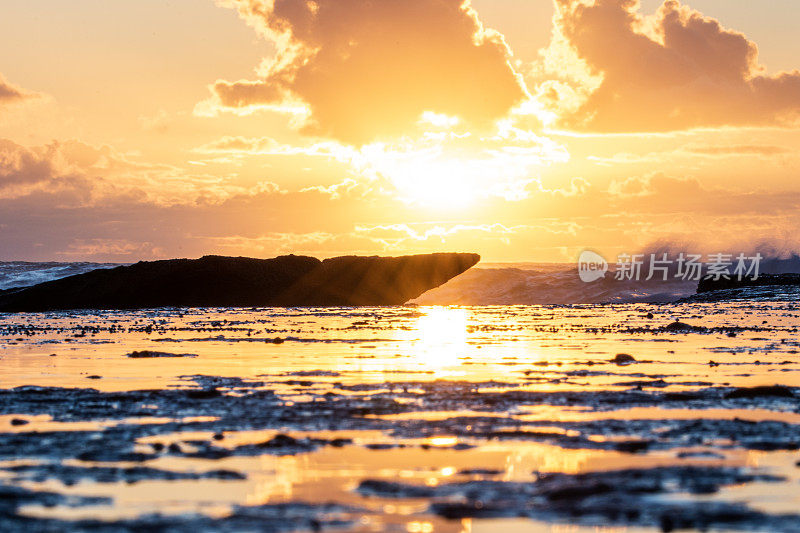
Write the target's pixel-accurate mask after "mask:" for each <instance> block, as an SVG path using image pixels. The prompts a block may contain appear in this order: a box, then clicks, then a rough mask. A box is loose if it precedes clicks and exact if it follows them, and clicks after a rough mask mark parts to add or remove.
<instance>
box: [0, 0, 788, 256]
mask: <svg viewBox="0 0 800 533" xmlns="http://www.w3.org/2000/svg"><path fill="white" fill-rule="evenodd" d="M798 29H800V3H798V2H796V0H771V1H770V2H752V0H686V1H685V2H680V1H678V0H666V1H661V0H642V1H641V2H639V1H636V0H472V1H471V2H469V1H467V2H462V1H461V0H403V1H398V0H216V1H215V0H169V1H166V0H137V1H135V2H133V1H129V2H108V1H103V0H72V1H71V2H62V1H60V0H36V1H30V0H4V1H3V2H2V3H0V260H31V261H51V260H52V261H124V262H129V261H136V260H148V259H159V258H169V257H199V256H201V255H205V254H223V255H245V256H253V257H272V256H275V255H280V254H285V253H296V254H307V255H314V256H317V257H330V256H336V255H344V254H369V255H402V254H411V253H427V252H433V251H464V252H477V253H480V254H481V255H482V256H483V258H484V260H485V261H490V262H502V261H507V262H520V261H535V262H544V261H553V262H565V261H573V260H575V258H577V256H578V255H579V253H580V252H581V251H582V250H584V249H592V250H597V251H600V252H601V253H603V254H605V255H607V256H610V257H613V256H614V255H615V254H620V253H636V252H638V251H641V250H649V249H663V248H664V247H680V248H681V249H687V250H689V249H691V251H692V252H694V253H714V252H719V251H726V250H730V251H741V252H751V251H752V250H755V249H758V250H773V251H786V250H796V249H800V243H798V242H797V238H796V237H795V234H796V231H795V229H796V228H797V227H798V224H800V183H798V179H797V177H798V175H799V174H798V171H800V152H798V148H800V71H798V70H797V69H800V59H798V58H800V40H798V39H797V38H796V34H797V31H798Z"/></svg>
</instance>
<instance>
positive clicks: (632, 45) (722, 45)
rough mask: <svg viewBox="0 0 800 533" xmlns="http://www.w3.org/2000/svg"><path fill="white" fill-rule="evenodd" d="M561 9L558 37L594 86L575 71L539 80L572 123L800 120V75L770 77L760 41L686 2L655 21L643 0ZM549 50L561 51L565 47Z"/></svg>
mask: <svg viewBox="0 0 800 533" xmlns="http://www.w3.org/2000/svg"><path fill="white" fill-rule="evenodd" d="M556 5H557V8H558V10H557V15H556V18H555V21H556V30H555V33H556V36H557V37H558V39H561V40H562V43H561V44H563V45H565V46H568V47H569V49H570V50H571V51H572V52H574V54H575V56H577V59H578V61H579V62H580V63H575V62H574V61H573V64H572V66H571V68H573V69H574V70H576V71H581V68H584V69H588V71H589V74H591V75H593V76H594V77H593V78H592V77H586V76H585V77H584V80H591V81H592V83H594V84H595V86H594V87H590V89H589V90H586V89H585V88H582V87H581V86H580V85H579V84H576V83H574V82H575V80H577V79H579V78H578V77H573V79H572V80H571V81H572V83H570V80H567V81H565V82H559V83H553V82H550V83H547V82H543V83H542V84H541V85H540V86H539V93H540V95H541V96H542V97H543V99H544V100H545V101H548V100H549V103H550V105H551V106H553V107H554V108H558V109H559V110H560V111H561V113H562V117H561V118H562V123H563V124H564V125H566V126H568V127H572V128H578V129H587V130H592V131H603V132H624V131H669V130H679V129H686V128H693V127H715V126H725V125H730V126H742V125H794V124H796V123H797V122H798V118H800V72H798V71H793V72H784V73H780V74H777V75H772V76H771V75H767V74H765V73H764V69H763V68H762V67H761V66H760V65H759V63H758V48H757V47H756V45H755V43H753V42H752V41H749V40H748V39H747V37H745V36H744V35H742V34H741V33H737V32H735V31H732V30H729V29H726V28H724V27H723V26H722V25H721V24H720V22H719V21H717V20H715V19H713V18H711V17H707V16H704V15H703V14H701V13H699V12H698V11H695V10H693V9H691V8H689V7H688V6H684V5H682V4H681V3H680V2H679V1H678V0H666V1H665V2H664V3H663V4H662V6H661V8H660V9H659V10H658V12H657V13H656V14H655V15H654V16H652V17H644V16H642V15H641V14H640V12H639V9H640V4H639V1H638V0H594V1H588V2H587V1H586V0H556ZM556 40H557V39H554V41H556ZM559 50H561V52H559ZM548 53H549V54H556V53H561V54H562V55H563V47H558V46H555V45H551V49H550V50H549V51H548ZM564 57H566V56H564ZM565 69H567V70H569V69H568V68H567V67H565ZM598 78H599V80H600V81H599V83H598ZM576 99H578V100H579V104H578V105H575V101H576Z"/></svg>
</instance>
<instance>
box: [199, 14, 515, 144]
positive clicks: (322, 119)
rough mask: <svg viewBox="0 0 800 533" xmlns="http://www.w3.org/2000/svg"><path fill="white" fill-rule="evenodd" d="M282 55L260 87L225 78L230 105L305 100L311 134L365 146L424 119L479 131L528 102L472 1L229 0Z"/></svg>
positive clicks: (222, 84)
mask: <svg viewBox="0 0 800 533" xmlns="http://www.w3.org/2000/svg"><path fill="white" fill-rule="evenodd" d="M221 3H222V4H223V5H227V6H229V7H235V8H236V9H238V11H239V13H240V14H241V15H242V16H243V17H244V18H245V19H246V20H248V21H249V22H250V23H251V25H253V26H255V27H256V28H258V29H259V30H260V31H261V32H262V33H263V34H264V35H266V36H267V37H269V38H270V39H272V40H273V41H274V42H275V43H276V46H277V47H278V51H277V53H276V56H275V58H274V59H273V60H271V61H266V62H265V64H264V65H263V66H262V68H261V74H262V76H263V77H262V79H261V80H257V81H238V82H226V81H218V82H217V83H216V84H214V85H213V86H212V91H213V92H214V93H215V94H216V96H217V98H218V99H219V103H220V104H221V105H223V106H228V107H233V108H241V107H247V106H254V105H259V104H276V103H279V102H281V101H284V100H294V101H300V102H302V103H304V104H305V105H306V106H307V107H308V108H309V110H310V116H309V117H308V120H307V121H306V123H305V126H304V131H305V132H306V133H309V134H314V135H320V136H326V137H330V138H334V139H337V140H339V141H342V142H346V143H349V144H355V145H360V144H364V143H368V142H371V141H374V140H376V139H380V138H385V137H389V136H392V137H394V136H399V135H402V134H405V133H408V132H410V131H414V130H415V128H416V126H417V122H418V120H419V118H420V116H421V115H422V113H424V112H426V111H428V112H435V113H442V114H445V115H449V116H456V117H459V118H460V119H462V120H463V121H465V122H467V123H471V124H473V125H478V126H481V125H486V124H489V123H491V122H493V121H494V120H496V119H498V118H501V117H503V116H505V115H506V113H507V112H508V111H509V110H510V109H511V108H512V107H513V106H514V105H515V104H517V103H519V102H520V101H522V100H523V99H524V98H525V95H526V93H525V89H524V87H523V84H522V82H521V81H520V79H519V77H518V76H517V74H516V73H515V72H514V70H513V68H512V67H511V65H510V63H509V59H510V55H511V52H510V50H509V49H508V47H507V46H506V43H505V42H504V40H503V38H502V36H501V35H500V34H499V33H497V32H494V31H491V30H487V29H485V28H483V26H482V25H481V23H480V21H479V19H478V17H477V14H476V13H475V11H474V10H473V9H472V8H471V7H470V4H469V2H464V1H463V0H403V1H402V2H398V1H396V0H316V1H307V0H274V1H267V0H224V1H223V2H221Z"/></svg>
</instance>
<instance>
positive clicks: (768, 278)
mask: <svg viewBox="0 0 800 533" xmlns="http://www.w3.org/2000/svg"><path fill="white" fill-rule="evenodd" d="M766 286H779V287H782V286H800V274H761V275H759V276H758V278H753V277H752V276H747V277H743V278H742V279H739V278H738V277H737V276H730V279H728V278H724V277H723V278H720V279H718V280H715V279H713V278H705V279H701V280H700V282H699V283H698V284H697V293H698V294H701V293H704V292H712V291H721V290H728V289H741V288H744V287H766Z"/></svg>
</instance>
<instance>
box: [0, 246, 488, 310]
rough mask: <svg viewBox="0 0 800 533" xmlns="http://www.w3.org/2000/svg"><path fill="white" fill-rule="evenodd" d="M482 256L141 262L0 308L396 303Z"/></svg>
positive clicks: (27, 294)
mask: <svg viewBox="0 0 800 533" xmlns="http://www.w3.org/2000/svg"><path fill="white" fill-rule="evenodd" d="M479 260H480V256H478V255H477V254H454V253H453V254H448V253H444V254H428V255H414V256H404V257H356V256H348V257H336V258H332V259H326V260H324V261H320V260H319V259H315V258H313V257H304V256H295V255H288V256H281V257H276V258H274V259H251V258H246V257H221V256H206V257H203V258H201V259H170V260H166V261H152V262H139V263H136V264H135V265H131V266H121V267H117V268H112V269H108V270H95V271H92V272H87V273H85V274H80V275H77V276H70V277H68V278H63V279H58V280H54V281H48V282H45V283H40V284H38V285H34V286H31V287H25V288H21V289H10V290H7V291H0V311H6V312H17V311H19V312H24V311H54V310H64V309H141V308H152V307H262V306H263V307H268V306H280V307H311V306H362V305H375V306H380V305H401V304H403V303H405V302H407V301H408V300H411V299H413V298H416V297H418V296H419V295H421V294H422V293H424V292H425V291H427V290H429V289H432V288H434V287H438V286H439V285H441V284H443V283H445V282H446V281H448V280H449V279H451V278H453V277H455V276H457V275H459V274H461V273H462V272H464V271H465V270H467V269H469V268H471V267H472V266H473V265H475V264H476V263H477V262H478V261H479Z"/></svg>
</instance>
